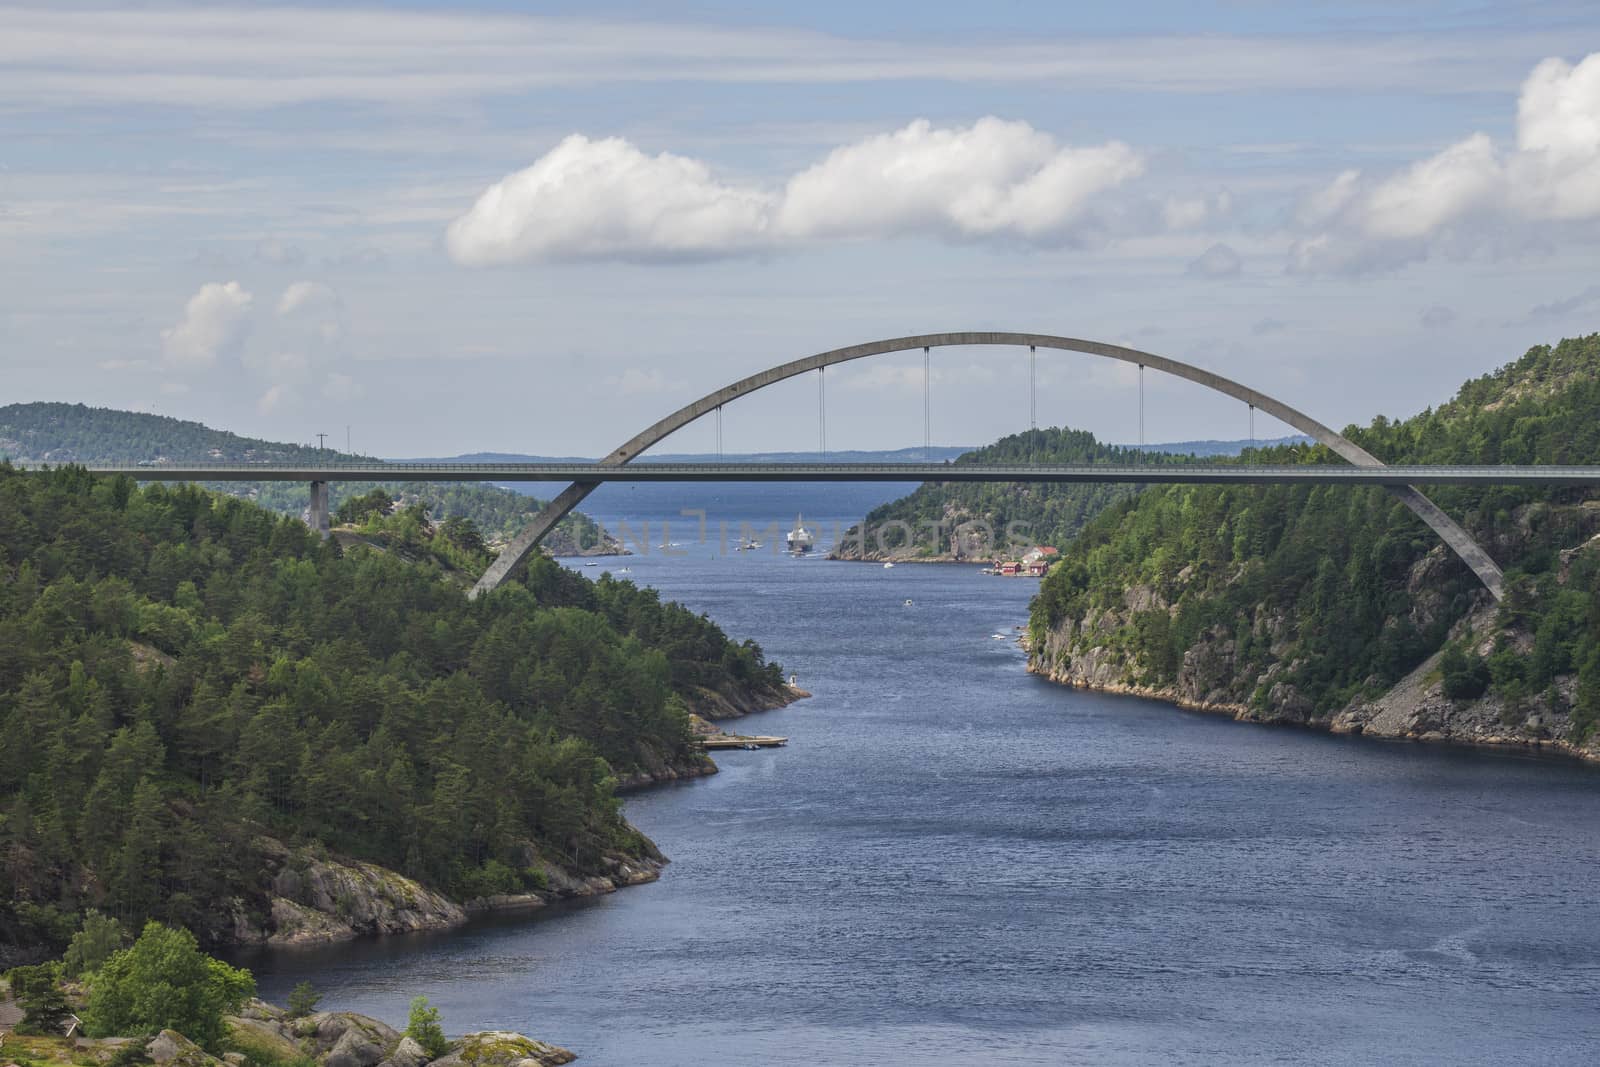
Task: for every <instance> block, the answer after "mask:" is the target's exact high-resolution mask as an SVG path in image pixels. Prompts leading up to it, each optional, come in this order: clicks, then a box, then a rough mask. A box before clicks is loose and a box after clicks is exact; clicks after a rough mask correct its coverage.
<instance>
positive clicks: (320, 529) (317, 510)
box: [310, 482, 328, 541]
mask: <svg viewBox="0 0 1600 1067" xmlns="http://www.w3.org/2000/svg"><path fill="white" fill-rule="evenodd" d="M310 526H311V528H312V529H313V530H315V531H316V533H317V536H318V537H320V538H322V539H323V540H324V541H326V540H327V539H328V483H327V482H312V483H311V522H310Z"/></svg>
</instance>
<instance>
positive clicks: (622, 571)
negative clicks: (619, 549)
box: [617, 567, 633, 574]
mask: <svg viewBox="0 0 1600 1067" xmlns="http://www.w3.org/2000/svg"><path fill="white" fill-rule="evenodd" d="M617 573H618V574H632V573H633V568H632V567H623V568H621V569H620V570H618V571H617Z"/></svg>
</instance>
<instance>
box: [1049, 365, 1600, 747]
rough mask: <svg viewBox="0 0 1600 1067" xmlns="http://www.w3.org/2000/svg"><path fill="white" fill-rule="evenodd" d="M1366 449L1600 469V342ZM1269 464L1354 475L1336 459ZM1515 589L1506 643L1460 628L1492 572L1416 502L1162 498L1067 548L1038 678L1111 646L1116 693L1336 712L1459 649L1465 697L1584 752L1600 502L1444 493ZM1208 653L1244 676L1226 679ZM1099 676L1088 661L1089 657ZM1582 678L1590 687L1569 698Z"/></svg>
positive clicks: (1360, 435)
mask: <svg viewBox="0 0 1600 1067" xmlns="http://www.w3.org/2000/svg"><path fill="white" fill-rule="evenodd" d="M1346 433H1347V435H1348V436H1350V437H1351V438H1353V439H1354V440H1356V441H1357V442H1358V443H1360V444H1361V445H1362V446H1363V447H1365V448H1366V449H1368V450H1369V451H1371V452H1372V453H1373V454H1375V455H1377V456H1378V457H1379V458H1381V459H1383V460H1385V461H1387V462H1410V463H1502V462H1503V463H1595V462H1597V461H1600V335H1591V336H1589V337H1585V338H1581V339H1576V340H1565V341H1562V342H1561V343H1559V344H1557V345H1555V346H1553V347H1551V346H1541V347H1537V348H1534V349H1532V350H1530V351H1529V352H1528V353H1527V354H1526V355H1525V356H1523V357H1522V358H1521V359H1519V360H1517V361H1515V362H1513V363H1510V364H1508V365H1506V366H1504V367H1502V368H1500V369H1499V370H1498V371H1496V372H1494V373H1492V374H1488V375H1485V376H1483V377H1482V378H1479V379H1476V380H1474V381H1470V382H1468V383H1467V384H1466V385H1464V386H1462V388H1461V390H1460V391H1459V393H1458V394H1457V396H1456V397H1455V398H1454V399H1453V400H1451V401H1450V402H1449V403H1446V404H1444V405H1442V406H1441V407H1439V408H1437V409H1435V410H1429V411H1425V412H1423V413H1421V414H1420V415H1417V416H1416V417H1414V418H1410V419H1406V420H1402V421H1390V420H1388V419H1385V418H1379V419H1376V420H1374V421H1373V423H1372V424H1371V425H1370V426H1367V427H1353V428H1351V429H1349V430H1347V431H1346ZM1258 458H1259V459H1261V460H1262V461H1266V462H1275V463H1338V462H1342V461H1341V460H1339V459H1337V458H1336V457H1334V456H1333V455H1332V454H1331V453H1329V452H1328V450H1327V449H1325V448H1322V447H1320V446H1316V447H1311V446H1290V447H1282V448H1277V449H1271V450H1267V451H1265V452H1264V453H1263V454H1261V455H1260V456H1259V457H1258ZM1427 491H1428V493H1429V495H1430V496H1431V497H1432V498H1433V499H1434V500H1435V502H1437V503H1438V504H1439V505H1440V506H1441V507H1442V508H1444V510H1445V511H1446V512H1448V513H1449V514H1451V515H1452V516H1454V517H1455V518H1456V519H1457V520H1458V521H1460V522H1461V523H1462V524H1463V525H1464V526H1465V527H1466V528H1467V529H1468V530H1469V532H1471V533H1472V534H1473V535H1474V536H1475V537H1477V538H1478V539H1479V541H1480V543H1481V544H1483V545H1484V547H1485V548H1486V549H1487V550H1488V551H1489V553H1490V554H1491V555H1492V556H1493V557H1494V558H1495V559H1496V560H1497V561H1498V562H1499V563H1500V564H1501V566H1502V567H1503V568H1504V570H1505V572H1506V577H1507V593H1506V596H1505V599H1504V601H1503V603H1502V604H1501V605H1500V607H1499V609H1498V612H1497V614H1496V615H1495V619H1496V623H1497V625H1498V628H1499V629H1498V634H1497V636H1496V637H1495V638H1494V641H1493V644H1492V646H1491V647H1489V648H1487V649H1486V648H1483V647H1475V646H1474V645H1473V644H1472V643H1471V642H1469V641H1467V640H1466V639H1464V638H1463V637H1462V636H1460V635H1459V634H1457V633H1455V632H1453V630H1452V627H1454V626H1455V625H1456V624H1457V623H1458V622H1459V621H1460V620H1461V619H1462V618H1463V617H1464V616H1465V615H1467V614H1468V613H1469V612H1470V611H1472V610H1473V609H1474V608H1475V607H1476V608H1481V607H1482V606H1483V605H1485V604H1486V603H1487V602H1488V600H1487V593H1486V592H1485V591H1484V590H1483V589H1482V587H1481V586H1480V585H1479V583H1478V582H1477V580H1476V579H1475V578H1474V577H1473V575H1472V574H1471V572H1470V571H1468V570H1467V568H1466V567H1465V566H1464V565H1463V564H1461V563H1460V562H1459V561H1458V560H1457V559H1456V558H1455V556H1454V555H1453V554H1450V553H1448V551H1447V550H1446V549H1444V548H1443V547H1442V546H1441V545H1440V544H1439V542H1438V539H1437V538H1436V537H1435V535H1434V534H1433V533H1432V531H1430V530H1429V529H1428V528H1427V527H1426V526H1424V525H1423V524H1422V522H1421V521H1420V520H1418V519H1417V518H1415V517H1414V516H1413V515H1412V514H1411V513H1410V512H1409V511H1408V510H1406V509H1405V508H1404V507H1403V506H1402V505H1401V504H1400V503H1399V502H1398V501H1397V500H1396V499H1395V498H1394V497H1392V496H1391V495H1389V494H1388V493H1386V492H1384V491H1382V490H1379V489H1352V488H1343V487H1314V486H1264V487H1250V486H1165V487H1152V488H1149V489H1147V490H1145V491H1144V492H1143V493H1141V494H1139V495H1138V496H1137V497H1136V498H1132V499H1128V500H1124V501H1121V502H1119V503H1117V504H1116V505H1114V506H1113V507H1111V508H1109V509H1108V510H1106V511H1105V512H1104V513H1103V514H1101V515H1099V516H1098V517H1097V518H1095V519H1094V520H1093V521H1091V522H1090V523H1089V524H1088V526H1087V527H1086V528H1085V529H1084V531H1083V533H1082V534H1081V535H1080V536H1079V537H1078V538H1077V539H1076V540H1075V541H1073V542H1072V543H1071V544H1070V545H1069V546H1067V548H1066V551H1065V552H1064V554H1063V558H1062V561H1061V562H1060V563H1058V564H1057V565H1056V567H1055V568H1054V569H1053V570H1052V571H1051V573H1050V574H1049V575H1048V576H1047V577H1046V579H1045V580H1044V582H1043V584H1042V586H1041V589H1040V593H1039V596H1038V598H1037V599H1036V600H1035V602H1034V606H1033V614H1032V627H1031V629H1032V639H1033V646H1034V653H1033V655H1034V667H1035V669H1038V670H1042V671H1045V672H1046V673H1052V672H1058V671H1061V670H1062V669H1063V668H1064V666H1065V665H1066V664H1067V662H1068V661H1069V660H1071V659H1072V658H1073V657H1075V656H1077V657H1083V656H1086V655H1087V654H1088V653H1090V652H1091V651H1093V650H1096V649H1098V650H1099V652H1098V653H1096V655H1097V656H1099V658H1098V660H1096V662H1097V663H1098V664H1100V667H1099V668H1097V669H1103V665H1104V663H1105V655H1104V654H1106V653H1108V654H1109V655H1110V657H1111V658H1112V662H1113V663H1114V664H1115V671H1114V672H1113V675H1114V676H1113V677H1111V678H1102V679H1100V681H1108V680H1114V681H1119V682H1122V683H1126V684H1133V685H1139V686H1148V687H1152V688H1158V689H1160V688H1165V689H1168V690H1170V689H1173V688H1178V689H1181V690H1184V693H1183V695H1184V696H1186V697H1187V698H1189V699H1195V700H1202V699H1204V700H1207V701H1211V702H1219V701H1227V702H1235V703H1240V704H1245V705H1248V706H1249V707H1250V708H1251V709H1253V710H1256V711H1259V712H1262V713H1264V714H1272V713H1274V712H1276V711H1281V710H1282V709H1281V708H1274V707H1273V706H1272V705H1274V704H1275V703H1278V704H1283V703H1285V702H1293V703H1300V704H1303V705H1304V706H1303V707H1302V708H1301V710H1300V711H1299V712H1297V713H1296V714H1298V715H1300V716H1301V717H1304V718H1306V719H1308V720H1309V719H1315V718H1318V717H1326V716H1328V715H1329V714H1331V713H1333V712H1335V711H1336V710H1337V709H1339V708H1340V707H1342V706H1344V705H1345V704H1346V703H1347V702H1349V701H1352V700H1355V699H1359V698H1369V697H1372V696H1374V695H1376V694H1378V693H1381V692H1382V691H1384V690H1385V689H1386V688H1387V687H1389V686H1390V685H1392V684H1393V683H1395V682H1396V681H1397V680H1399V679H1400V678H1401V677H1402V676H1404V675H1406V674H1407V673H1408V672H1410V671H1411V670H1412V669H1413V668H1415V667H1417V666H1418V665H1419V664H1420V663H1421V662H1422V661H1423V660H1425V659H1426V658H1427V657H1428V656H1430V655H1432V654H1433V653H1435V652H1437V651H1439V650H1440V649H1441V648H1446V649H1447V653H1448V654H1447V655H1446V656H1445V657H1444V659H1443V661H1442V664H1443V667H1442V670H1443V675H1444V691H1445V692H1446V694H1447V695H1449V696H1450V697H1452V698H1461V699H1465V698H1468V697H1473V696H1478V695H1481V694H1484V693H1488V694H1490V695H1493V696H1497V697H1498V698H1499V699H1500V700H1502V701H1503V702H1504V705H1505V707H1506V709H1507V710H1506V714H1507V715H1508V716H1509V717H1510V718H1508V720H1507V721H1508V724H1509V723H1511V722H1512V721H1513V720H1514V721H1516V722H1520V721H1521V720H1520V719H1517V716H1518V714H1519V711H1520V709H1523V708H1525V707H1526V706H1528V705H1529V704H1530V702H1533V701H1535V700H1537V701H1539V702H1540V704H1541V706H1542V707H1544V708H1547V709H1552V710H1554V711H1556V712H1558V713H1560V714H1563V715H1570V716H1571V722H1572V724H1573V740H1574V741H1575V742H1578V743H1581V742H1582V741H1583V740H1584V739H1585V738H1587V737H1588V735H1589V733H1590V732H1591V731H1592V730H1593V728H1594V724H1595V720H1596V717H1597V716H1600V558H1597V557H1600V551H1596V549H1595V546H1594V545H1593V544H1590V545H1589V547H1588V549H1587V550H1578V549H1577V546H1581V545H1584V544H1585V542H1586V541H1588V539H1589V538H1591V537H1592V536H1593V535H1594V534H1595V533H1596V531H1597V530H1600V501H1597V500H1596V499H1595V496H1596V494H1595V493H1593V492H1592V491H1587V490H1561V491H1550V490H1544V489H1538V488H1533V487H1527V486H1520V487H1519V486H1500V487H1467V486H1430V487H1427ZM1201 646H1208V647H1210V648H1212V649H1213V650H1215V651H1216V653H1217V654H1216V656H1215V657H1212V658H1213V659H1214V660H1215V662H1216V663H1219V664H1221V665H1222V666H1221V667H1220V668H1218V670H1217V671H1216V672H1215V673H1214V675H1213V676H1210V677H1208V676H1207V668H1206V667H1205V663H1206V662H1207V660H1206V658H1205V657H1197V655H1196V650H1197V649H1198V648H1200V647H1201ZM1079 662H1085V661H1084V660H1082V659H1080V660H1079ZM1574 675H1576V684H1575V685H1566V686H1563V685H1559V684H1557V682H1558V681H1559V680H1560V679H1563V678H1566V679H1571V678H1572V677H1573V676H1574Z"/></svg>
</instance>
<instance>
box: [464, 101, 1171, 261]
mask: <svg viewBox="0 0 1600 1067" xmlns="http://www.w3.org/2000/svg"><path fill="white" fill-rule="evenodd" d="M1143 170H1144V162H1143V160H1142V159H1141V158H1140V156H1139V155H1138V153H1136V152H1135V151H1134V150H1133V149H1131V148H1129V147H1128V146H1127V145H1125V144H1123V143H1122V142H1120V141H1111V142H1107V143H1106V144H1103V145H1098V146H1091V147H1083V148H1080V147H1073V146H1063V145H1060V144H1058V143H1057V141H1056V140H1055V138H1054V137H1052V136H1051V135H1050V134H1048V133H1044V132H1041V131H1039V130H1035V129H1034V128H1033V127H1032V126H1030V125H1029V124H1028V123H1026V122H1017V121H1006V120H1004V119H999V118H994V117H992V116H991V117H987V118H982V119H979V120H978V121H977V122H975V123H973V124H972V125H971V126H965V127H944V128H941V127H935V126H934V125H933V124H932V123H931V122H929V121H928V120H926V119H917V120H915V121H913V122H911V123H909V124H908V125H906V126H905V127H903V128H901V129H899V130H895V131H893V132H891V133H886V134H877V135H873V136H870V137H866V138H863V139H861V140H859V141H856V142H853V143H851V144H847V145H843V146H840V147H838V148H836V149H834V150H833V151H832V152H830V153H829V154H828V155H827V156H826V157H825V158H823V159H822V160H820V161H819V162H817V163H815V164H813V165H811V166H810V167H807V168H806V169H805V170H802V171H801V172H799V173H798V174H795V175H794V176H792V177H790V178H789V179H788V180H787V181H786V182H784V183H783V185H782V187H781V188H776V189H767V188H762V187H760V186H757V185H753V184H738V183H735V182H731V181H724V180H721V179H719V178H717V177H716V176H715V175H713V173H712V171H711V168H710V166H709V165H708V164H706V163H704V162H702V161H700V160H697V159H691V158H688V157H686V156H679V155H674V154H672V153H670V152H662V153H660V154H658V155H655V156H649V155H646V154H645V153H644V152H642V151H640V150H639V149H638V148H637V147H635V146H634V145H633V144H631V143H630V142H628V141H626V140H624V139H623V138H620V137H608V138H604V139H601V140H591V139H589V138H588V137H585V136H583V135H582V134H573V135H571V136H569V137H567V138H565V139H564V140H562V141H561V143H560V144H558V145H557V146H556V147H555V148H553V149H551V150H550V151H549V152H547V153H545V155H543V156H541V157H540V158H539V159H538V160H536V161H535V162H534V163H533V164H532V165H531V166H528V167H526V168H524V169H522V170H519V171H516V172H515V173H513V174H509V175H507V176H506V177H505V178H502V179H501V180H500V181H498V182H496V183H495V184H493V185H491V186H490V187H489V188H488V189H486V190H485V191H484V192H483V193H482V194H481V195H480V196H479V197H478V198H477V200H476V202H474V203H473V205H472V207H471V208H469V209H468V210H467V212H466V213H465V214H463V215H461V216H460V217H459V218H457V219H456V220H455V221H453V222H452V223H451V224H450V226H449V228H448V230H447V232H446V245H447V248H448V249H449V252H450V255H451V257H452V258H453V259H454V260H455V261H456V262H457V263H460V264H462V265H464V266H472V267H484V266H500V265H506V264H512V263H524V262H534V261H539V260H582V259H615V260H632V261H651V260H678V259H696V258H717V257H724V256H734V255H741V254H745V253H749V252H754V251H759V250H766V249H776V248H780V247H785V246H791V245H795V244H800V243H804V242H808V241H826V240H853V239H861V238H873V237H878V238H894V237H908V236H931V237H938V238H942V239H946V240H953V241H971V240H986V239H1009V240H1020V241H1025V242H1032V243H1042V244H1058V243H1068V242H1071V241H1072V240H1073V239H1074V237H1075V234H1074V225H1075V224H1076V223H1078V222H1079V221H1080V220H1081V219H1083V217H1084V216H1085V214H1086V212H1087V209H1088V207H1089V205H1090V203H1091V202H1092V201H1093V200H1094V199H1095V198H1096V197H1097V196H1099V195H1100V194H1102V193H1105V192H1107V191H1109V190H1111V189H1114V188H1116V187H1117V186H1120V185H1122V184H1124V183H1126V182H1128V181H1130V180H1132V179H1134V178H1136V177H1138V176H1139V175H1140V174H1141V173H1143Z"/></svg>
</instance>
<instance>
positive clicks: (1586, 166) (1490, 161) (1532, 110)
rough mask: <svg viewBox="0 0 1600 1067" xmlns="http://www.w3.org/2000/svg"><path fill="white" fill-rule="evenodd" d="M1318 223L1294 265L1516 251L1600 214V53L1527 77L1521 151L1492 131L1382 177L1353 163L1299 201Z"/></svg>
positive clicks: (1385, 263)
mask: <svg viewBox="0 0 1600 1067" xmlns="http://www.w3.org/2000/svg"><path fill="white" fill-rule="evenodd" d="M1296 221H1297V222H1298V223H1299V224H1300V225H1301V226H1302V227H1304V228H1306V229H1309V230H1313V231H1317V232H1313V233H1310V234H1308V235H1307V236H1305V237H1303V238H1302V239H1300V240H1298V241H1296V242H1295V244H1294V246H1293V248H1292V249H1291V252H1290V264H1289V269H1290V270H1291V271H1301V272H1308V273H1309V272H1324V271H1340V272H1360V271H1365V270H1374V269H1384V268H1390V267H1395V266H1398V265H1400V264H1403V263H1406V262H1408V261H1412V260H1418V259H1425V258H1427V257H1428V256H1429V255H1430V254H1432V253H1433V252H1434V251H1436V250H1441V249H1443V250H1447V251H1449V252H1451V253H1453V254H1456V255H1466V254H1471V253H1473V252H1476V251H1478V250H1480V249H1482V248H1484V247H1489V248H1490V249H1491V250H1494V249H1497V248H1499V247H1501V246H1507V247H1520V246H1521V245H1523V244H1526V243H1527V238H1528V237H1529V235H1531V234H1535V233H1545V234H1548V235H1550V236H1560V235H1563V234H1564V233H1565V234H1566V235H1569V236H1570V234H1571V232H1572V231H1570V230H1567V231H1563V230H1562V229H1560V224H1562V223H1571V222H1592V221H1600V52H1596V53H1593V54H1591V55H1590V56H1588V57H1587V58H1586V59H1584V60H1583V61H1582V62H1580V63H1578V64H1577V65H1576V66H1574V65H1572V64H1569V63H1567V62H1566V61H1564V60H1561V59H1547V60H1545V61H1544V62H1542V63H1540V64H1539V65H1538V66H1537V67H1535V68H1534V70H1533V72H1532V73H1531V74H1530V75H1529V76H1528V78H1527V79H1526V80H1525V81H1524V82H1523V86H1522V93H1521V96H1520V98H1519V100H1518V105H1517V140H1516V146H1515V148H1513V149H1511V150H1509V151H1503V150H1502V149H1500V148H1498V147H1497V146H1496V145H1495V143H1494V141H1493V140H1492V139H1491V138H1490V137H1489V136H1488V135H1487V134H1484V133H1474V134H1472V135H1471V136H1469V137H1467V138H1465V139H1463V140H1461V141H1458V142H1456V143H1455V144H1452V145H1450V146H1449V147H1447V148H1445V149H1443V150H1442V151H1440V152H1437V153H1435V154H1434V155H1432V156H1429V157H1427V158H1425V159H1422V160H1420V161H1418V162H1416V163H1414V164H1412V165H1411V166H1409V167H1407V168H1406V169H1405V170H1403V171H1401V172H1399V173H1398V174H1394V175H1392V176H1389V177H1387V178H1384V179H1381V180H1372V179H1368V178H1366V177H1365V176H1363V175H1362V174H1361V173H1360V172H1358V171H1345V172H1344V173H1342V174H1340V175H1339V176H1338V177H1337V178H1335V179H1334V180H1333V182H1331V183H1330V184H1329V185H1327V186H1326V187H1324V188H1322V189H1320V190H1317V191H1316V192H1314V193H1312V194H1311V195H1310V196H1308V197H1307V198H1306V199H1305V200H1304V201H1303V202H1302V204H1301V205H1300V209H1299V211H1298V212H1297V215H1296Z"/></svg>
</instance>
